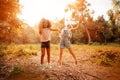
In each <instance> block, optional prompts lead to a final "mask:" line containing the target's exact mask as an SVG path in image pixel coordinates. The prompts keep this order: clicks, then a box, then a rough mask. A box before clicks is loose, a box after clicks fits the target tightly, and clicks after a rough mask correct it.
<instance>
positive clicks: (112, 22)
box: [107, 0, 120, 39]
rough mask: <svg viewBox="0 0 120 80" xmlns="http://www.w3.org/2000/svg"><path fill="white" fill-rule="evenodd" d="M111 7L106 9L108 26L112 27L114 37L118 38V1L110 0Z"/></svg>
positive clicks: (119, 16) (119, 20) (119, 8)
mask: <svg viewBox="0 0 120 80" xmlns="http://www.w3.org/2000/svg"><path fill="white" fill-rule="evenodd" d="M112 2H113V9H110V10H108V12H107V14H108V16H109V20H108V26H109V27H111V28H112V32H113V35H114V37H115V39H118V38H119V39H120V1H119V0H112Z"/></svg>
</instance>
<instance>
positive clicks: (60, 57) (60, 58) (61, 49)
mask: <svg viewBox="0 0 120 80" xmlns="http://www.w3.org/2000/svg"><path fill="white" fill-rule="evenodd" d="M62 54H63V48H60V56H59V64H60V65H62Z"/></svg>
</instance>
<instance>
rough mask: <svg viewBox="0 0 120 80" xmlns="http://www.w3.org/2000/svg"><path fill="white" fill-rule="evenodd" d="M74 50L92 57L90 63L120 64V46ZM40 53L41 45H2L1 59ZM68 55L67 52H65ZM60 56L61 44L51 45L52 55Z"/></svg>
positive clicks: (93, 46)
mask: <svg viewBox="0 0 120 80" xmlns="http://www.w3.org/2000/svg"><path fill="white" fill-rule="evenodd" d="M71 47H72V49H73V50H74V52H75V53H77V54H79V55H80V54H81V53H84V54H88V55H91V57H90V61H91V62H94V63H97V64H100V65H105V66H106V65H108V66H111V65H113V64H114V63H116V64H120V45H119V44H113V43H109V44H107V45H98V44H97V45H95V44H94V45H85V44H80V45H76V44H72V46H71ZM39 51H40V44H13V43H12V44H10V45H5V44H2V45H0V57H3V56H4V55H6V56H9V57H11V58H15V57H20V56H31V55H34V56H36V55H37V53H38V52H39ZM65 53H67V50H65ZM54 54H59V44H51V55H52V56H54Z"/></svg>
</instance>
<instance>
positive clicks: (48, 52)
mask: <svg viewBox="0 0 120 80" xmlns="http://www.w3.org/2000/svg"><path fill="white" fill-rule="evenodd" d="M46 50H47V60H48V63H50V48H46Z"/></svg>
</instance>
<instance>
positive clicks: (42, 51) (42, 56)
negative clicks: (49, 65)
mask: <svg viewBox="0 0 120 80" xmlns="http://www.w3.org/2000/svg"><path fill="white" fill-rule="evenodd" d="M41 53H42V55H41V64H43V63H44V56H45V48H41Z"/></svg>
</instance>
